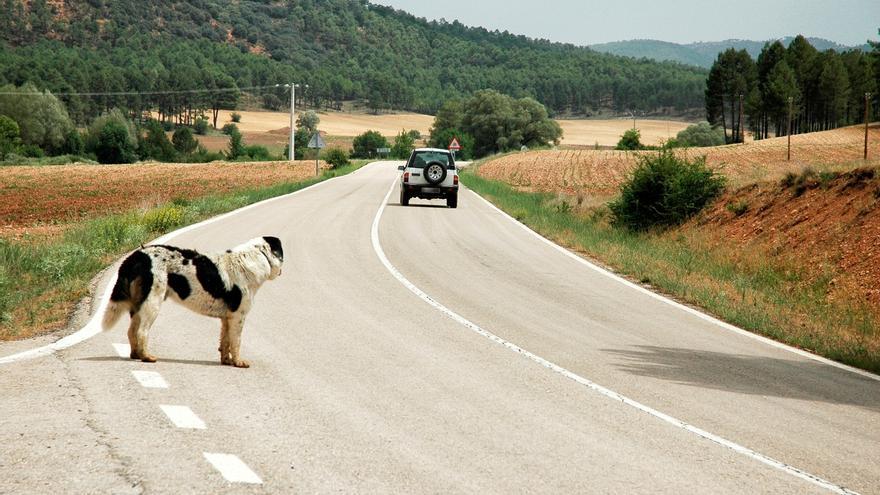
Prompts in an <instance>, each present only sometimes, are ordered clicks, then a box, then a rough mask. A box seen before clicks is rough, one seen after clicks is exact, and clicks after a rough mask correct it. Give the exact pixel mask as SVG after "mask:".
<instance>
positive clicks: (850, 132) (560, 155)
mask: <svg viewBox="0 0 880 495" xmlns="http://www.w3.org/2000/svg"><path fill="white" fill-rule="evenodd" d="M863 143H864V127H863V126H853V127H846V128H842V129H836V130H833V131H825V132H816V133H811V134H801V135H797V136H792V138H791V146H792V157H791V158H792V159H791V161H786V147H787V138H784V137H783V138H773V139H766V140H762V141H753V142H747V143H745V144H736V145H728V146H718V147H714V148H690V149H686V150H680V151H679V153H683V154H685V155H686V156H689V157H698V156H706V161H707V163H708V164H709V165H711V166H713V167H716V168H718V169H720V171H721V173H723V174H724V175H725V176H727V177H728V179H729V180H730V181H731V184H732V185H734V186H737V185H744V184H748V183H752V182H756V181H759V180H768V179H774V178H778V177H782V176H783V175H784V174H785V173H787V172H791V171H794V172H800V171H801V170H802V169H803V168H804V167H805V166H813V167H817V168H823V167H827V168H830V169H833V170H837V169H846V168H853V167H854V166H858V165H853V163H858V164H859V165H860V164H861V158H862V152H863ZM649 153H652V152H650V151H639V152H632V151H613V150H598V151H597V150H581V149H569V150H554V151H529V152H524V153H514V154H511V155H507V156H503V157H501V158H498V159H495V160H491V161H489V162H487V163H485V164H484V165H482V166H481V167H480V169H479V173H480V175H482V176H485V177H487V178H490V179H497V180H502V181H504V182H507V183H509V184H511V185H514V186H517V187H520V188H523V189H526V190H537V191H545V192H561V193H565V194H572V195H580V194H587V195H595V196H609V195H613V194H616V192H617V190H618V188H619V186H620V184H621V182H622V181H623V180H624V179H625V178H626V177H627V174H629V172H630V171H631V170H632V169H633V168H634V167H635V165H636V162H637V157H638V156H639V155H644V154H649ZM869 156H871V157H880V124H878V123H875V124H872V125H871V127H870V136H869ZM872 163H873V162H872Z"/></svg>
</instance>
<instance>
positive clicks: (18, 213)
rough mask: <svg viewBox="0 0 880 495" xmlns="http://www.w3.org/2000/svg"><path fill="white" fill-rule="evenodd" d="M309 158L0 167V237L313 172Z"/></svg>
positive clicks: (57, 227) (54, 228)
mask: <svg viewBox="0 0 880 495" xmlns="http://www.w3.org/2000/svg"><path fill="white" fill-rule="evenodd" d="M314 173H315V162H313V161H299V162H295V163H294V164H290V163H289V162H253V163H224V162H215V163H207V164H177V163H140V164H136V165H64V166H42V167H3V168H0V237H2V238H7V239H10V238H19V237H21V236H23V235H25V234H36V235H40V234H53V233H55V232H57V231H59V230H63V229H64V228H65V226H67V225H70V224H71V223H72V222H76V221H79V220H82V219H87V218H92V217H96V216H99V215H104V214H107V213H114V212H121V211H125V210H129V209H132V208H151V207H154V206H156V205H159V204H162V203H165V202H168V201H170V200H172V199H174V198H190V199H191V198H195V197H199V196H206V195H214V194H220V193H224V192H229V191H234V190H240V189H246V188H250V187H258V186H269V185H272V184H278V183H281V182H293V181H299V180H302V179H305V178H308V177H311V176H313V175H314Z"/></svg>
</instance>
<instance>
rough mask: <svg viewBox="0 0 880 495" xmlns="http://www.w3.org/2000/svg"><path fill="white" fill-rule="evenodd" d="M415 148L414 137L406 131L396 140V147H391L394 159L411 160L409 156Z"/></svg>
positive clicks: (401, 132) (402, 131)
mask: <svg viewBox="0 0 880 495" xmlns="http://www.w3.org/2000/svg"><path fill="white" fill-rule="evenodd" d="M414 147H415V141H414V140H413V138H412V136H411V135H410V134H409V133H408V132H406V129H403V130H401V131H400V134H398V135H397V137H395V138H394V145H393V146H391V156H392V157H394V158H409V154H410V153H411V152H412V150H413V148H414Z"/></svg>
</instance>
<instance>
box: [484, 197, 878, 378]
mask: <svg viewBox="0 0 880 495" xmlns="http://www.w3.org/2000/svg"><path fill="white" fill-rule="evenodd" d="M467 191H468V192H470V193H471V194H473V195H474V196H476V197H477V198H479V199H481V200H482V201H483V202H484V203H486V204H487V205H489V207H490V208H492V209H493V210H495V211H497V212H498V213H500V214H502V215H503V216H505V217H506V218H507V219H508V220H510V221H511V222H513V223H515V224H516V225H518V226H519V227H520V228H522V229H523V230H525V231H526V232H528V233H530V234H532V235H533V236H535V237H537V238H538V239H540V240H541V241H542V242H544V243H545V244H547V245H549V246H551V247H553V249H556V250H557V251H559V252H560V253H562V254H564V255H566V256H568V257H569V258H571V259H573V260H575V261H577V262H578V263H581V264H583V265H585V266H587V267H588V268H590V269H591V270H594V271H596V272H599V273H601V274H602V275H605V276H606V277H609V278H611V279H613V280H616V281H617V282H620V283H622V284H624V285H626V286H627V287H630V288H632V289H635V290H637V291H639V292H641V293H642V294H646V295H648V296H650V297H652V298H654V299H657V300H658V301H662V302H664V303H666V304H668V305H670V306H673V307H675V308H678V309H680V310H682V311H686V312H688V313H690V314H692V315H694V316H696V317H697V318H700V319H702V320H705V321H708V322H710V323H713V324H715V325H717V326H719V327H721V328H723V329H725V330H729V331H731V332H734V333H737V334H739V335H742V336H744V337H748V338H751V339H754V340H757V341H760V342H763V343H765V344H767V345H769V346H772V347H776V348H777V349H782V350H785V351H788V352H791V353H794V354H797V355H798V356H801V357H805V358H809V359H812V360H813V361H818V362H820V363H822V364H827V365H829V366H833V367H835V368H838V369H841V370H846V371H849V372H851V373H855V374H857V375H861V376H863V377H865V378H870V379H872V380H876V381H880V375H875V374H874V373H871V372H869V371H865V370H862V369H859V368H854V367H852V366H849V365H846V364H843V363H838V362H837V361H833V360H831V359H828V358H824V357H822V356H818V355H816V354H813V353H811V352H808V351H805V350H803V349H798V348H797V347H792V346H790V345H788V344H783V343H782V342H777V341H775V340H773V339H770V338H768V337H764V336H763V335H758V334H756V333H752V332H749V331H748V330H743V329H742V328H739V327H737V326H734V325H731V324H730V323H727V322H725V321H721V320H719V319H718V318H715V317H714V316H710V315H708V314H706V313H703V312H702V311H699V310H697V309H694V308H692V307H690V306H686V305H684V304H681V303H680V302H677V301H674V300H672V299H669V298H668V297H665V296H662V295H660V294H657V293H656V292H651V291H650V290H648V289H646V288H644V287H642V286H641V285H638V284H635V283H633V282H630V281H629V280H627V279H625V278H623V277H621V276H620V275H617V274H615V273H613V272H610V271H608V270H606V269H605V268H602V267H601V266H598V265H596V264H595V263H591V262H590V261H588V260H586V259H584V258H582V257H581V256H578V255H576V254H574V253H572V252H571V251H569V250H568V249H565V248H564V247H562V246H560V245H559V244H556V243H555V242H553V241H551V240H550V239H547V238H546V237H544V236H542V235H541V234H539V233H537V232H535V231H534V230H532V229H531V228H529V226H528V225H526V224H524V223H522V222H520V221H519V220H517V219H515V218H513V217H512V216H510V215H508V214H507V213H506V212H505V211H504V210H502V209H500V208H498V207H497V206H495V205H493V204H492V203H491V202H490V201H489V200H487V199H486V198H484V197H482V196H480V195H479V194H477V193H475V192H474V191H471V190H470V189H467Z"/></svg>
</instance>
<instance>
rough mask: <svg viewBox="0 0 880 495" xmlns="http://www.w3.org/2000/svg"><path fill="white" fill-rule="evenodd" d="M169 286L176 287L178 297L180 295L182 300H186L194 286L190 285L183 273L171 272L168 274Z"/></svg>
mask: <svg viewBox="0 0 880 495" xmlns="http://www.w3.org/2000/svg"><path fill="white" fill-rule="evenodd" d="M168 286H169V287H171V288H172V289H174V292H176V293H177V297H179V298H180V299H181V300H182V301H183V300H186V298H187V297H189V295H190V294H191V293H192V288H190V286H189V281H188V280H187V279H186V277H184V276H183V275H180V274H178V273H169V274H168Z"/></svg>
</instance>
